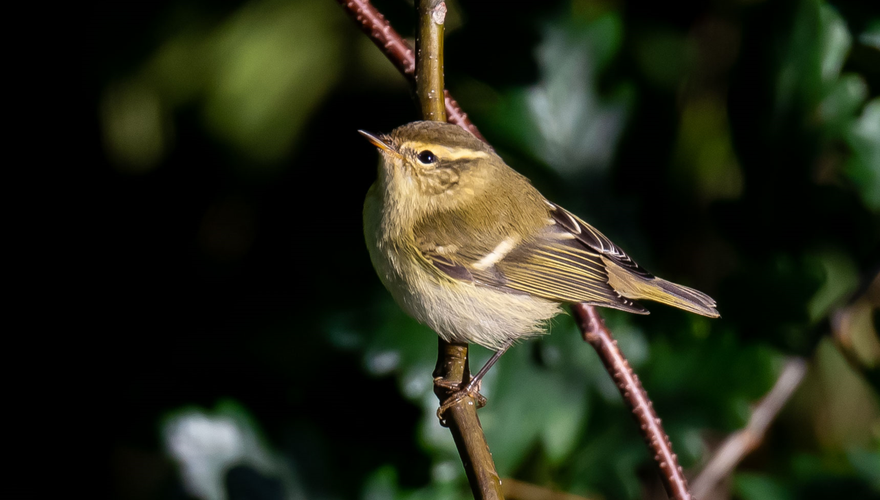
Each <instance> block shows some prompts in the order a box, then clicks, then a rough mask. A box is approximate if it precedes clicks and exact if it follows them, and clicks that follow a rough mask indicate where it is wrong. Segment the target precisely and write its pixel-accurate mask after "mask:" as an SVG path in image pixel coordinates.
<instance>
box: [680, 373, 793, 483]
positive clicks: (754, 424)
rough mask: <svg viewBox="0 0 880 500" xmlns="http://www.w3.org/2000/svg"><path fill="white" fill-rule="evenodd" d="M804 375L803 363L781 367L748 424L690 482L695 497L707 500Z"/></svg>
mask: <svg viewBox="0 0 880 500" xmlns="http://www.w3.org/2000/svg"><path fill="white" fill-rule="evenodd" d="M806 372H807V364H806V362H804V360H803V359H800V358H792V359H790V360H789V361H788V362H786V363H785V367H784V368H783V369H782V373H780V374H779V378H778V379H777V380H776V383H775V384H774V385H773V388H772V389H770V392H768V393H767V395H766V396H764V398H763V399H762V400H761V402H760V403H759V404H758V406H756V407H755V410H754V411H753V412H752V416H751V417H750V418H749V422H748V424H746V426H745V427H744V428H743V429H741V430H739V431H737V432H734V433H733V434H731V435H730V436H728V437H727V439H725V440H724V442H723V443H722V444H721V446H720V447H719V448H718V450H717V451H716V452H715V454H714V455H713V456H712V458H711V459H709V463H707V464H706V466H705V467H703V470H702V472H700V475H699V476H697V478H696V479H695V480H694V488H693V490H694V495H695V496H697V497H699V498H708V497H709V494H710V493H711V492H712V490H713V489H714V488H715V485H717V484H718V483H719V482H720V481H721V480H722V479H724V478H725V477H727V476H729V475H730V473H731V472H733V470H734V469H735V468H736V466H737V464H739V463H740V462H741V461H742V459H743V458H745V456H746V455H748V454H749V453H750V452H751V451H752V450H754V449H755V448H757V447H758V445H760V444H761V441H763V439H764V434H765V433H766V432H767V428H768V427H770V423H771V422H773V420H774V419H775V418H776V415H777V414H778V413H779V411H780V410H782V407H783V406H785V403H786V402H787V401H788V400H789V398H791V395H792V394H794V391H795V389H797V388H798V387H799V386H800V384H801V381H802V380H803V379H804V375H805V374H806Z"/></svg>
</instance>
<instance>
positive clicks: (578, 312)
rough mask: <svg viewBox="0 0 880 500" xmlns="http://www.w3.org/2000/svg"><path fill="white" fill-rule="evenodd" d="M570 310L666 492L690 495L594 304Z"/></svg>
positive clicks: (639, 387)
mask: <svg viewBox="0 0 880 500" xmlns="http://www.w3.org/2000/svg"><path fill="white" fill-rule="evenodd" d="M571 310H572V313H573V314H574V318H575V321H577V323H578V326H579V327H580V329H581V332H582V333H583V336H584V340H586V341H587V342H589V343H590V345H591V346H593V349H595V350H596V352H597V353H599V358H601V359H602V364H603V365H605V370H606V371H608V373H610V374H611V378H612V379H613V380H614V383H615V385H617V388H618V389H619V390H620V394H621V395H623V399H624V401H626V404H627V405H629V407H630V408H632V412H633V416H634V417H635V418H636V420H637V421H638V423H639V428H640V429H641V431H642V437H644V438H645V443H647V445H648V448H649V449H650V450H651V452H652V453H653V454H654V461H655V462H657V465H658V466H659V467H660V472H661V473H662V474H661V477H662V479H663V486H664V487H665V488H666V494H667V495H669V496H670V497H671V498H674V499H675V500H685V499H690V498H691V494H690V491H688V483H687V479H685V477H684V472H683V471H682V469H681V466H680V465H678V457H677V456H676V455H675V453H673V452H672V443H671V442H670V441H669V436H668V435H666V432H665V431H664V430H663V426H662V425H661V424H660V418H659V417H657V412H656V411H654V404H653V403H651V399H650V398H649V397H648V393H647V392H645V389H644V388H643V387H642V383H641V382H640V381H639V377H638V375H636V374H635V372H634V371H633V369H632V368H631V367H630V365H629V362H628V361H627V360H626V358H625V357H624V356H623V353H622V352H621V351H620V348H619V347H617V341H616V340H614V338H613V337H612V336H611V332H610V331H609V330H608V327H606V326H605V322H604V321H603V320H602V318H601V317H600V316H599V313H598V312H596V308H594V307H592V306H588V305H586V304H575V305H573V306H572V307H571Z"/></svg>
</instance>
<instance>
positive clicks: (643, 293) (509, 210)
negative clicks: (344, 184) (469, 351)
mask: <svg viewBox="0 0 880 500" xmlns="http://www.w3.org/2000/svg"><path fill="white" fill-rule="evenodd" d="M359 132H360V133H361V134H363V135H364V136H366V138H367V139H369V140H370V142H372V143H373V144H374V145H375V146H376V147H378V148H379V152H380V153H381V155H382V161H381V163H380V166H379V169H378V170H379V172H378V179H377V180H376V182H375V183H374V184H373V185H372V186H371V187H370V190H369V192H368V193H367V198H366V202H365V204H364V236H365V238H366V242H367V248H368V249H369V252H370V258H371V260H372V262H373V266H374V267H375V269H376V272H377V273H378V275H379V278H380V279H381V280H382V283H383V284H384V285H385V287H386V288H387V289H388V290H389V291H390V292H391V295H393V296H394V299H395V300H396V301H397V303H398V304H399V305H400V306H401V307H402V308H403V309H404V310H405V311H406V312H407V313H409V314H410V315H411V316H413V317H414V318H415V319H417V320H418V321H419V322H421V323H423V324H425V325H427V326H429V327H431V328H432V329H433V330H434V331H436V332H437V334H438V335H440V337H442V338H443V339H444V340H446V341H449V342H468V343H474V344H479V345H481V346H483V347H486V348H488V349H491V350H494V351H497V352H496V356H494V357H493V360H491V361H490V363H488V364H487V365H488V366H491V363H494V360H497V358H498V357H500V355H501V354H502V353H503V352H504V351H505V350H506V349H507V348H508V347H510V346H511V345H512V344H513V343H514V342H516V341H517V340H520V339H526V338H529V337H534V336H538V335H541V334H544V333H546V332H547V326H548V323H549V320H550V319H551V318H553V317H554V316H555V315H556V314H558V313H559V312H561V305H562V304H565V303H579V302H582V303H586V304H590V305H595V306H602V307H611V308H615V309H621V310H624V311H628V312H632V313H636V314H648V310H647V309H645V308H644V307H642V306H641V304H639V303H638V302H636V300H640V299H645V300H653V301H657V302H661V303H663V304H668V305H671V306H674V307H678V308H680V309H684V310H686V311H690V312H693V313H696V314H700V315H703V316H708V317H712V318H714V317H718V316H719V314H718V311H717V309H716V307H715V301H714V300H712V298H711V297H709V296H708V295H706V294H704V293H702V292H699V291H697V290H694V289H692V288H688V287H685V286H681V285H677V284H675V283H671V282H669V281H665V280H662V279H660V278H657V277H655V276H653V275H651V274H650V273H648V272H647V271H645V270H644V269H642V268H641V267H640V266H639V265H638V264H636V263H635V262H634V261H633V260H632V259H631V258H630V257H629V256H628V255H627V254H626V253H624V251H623V250H621V249H620V248H619V247H618V246H617V245H615V244H614V243H612V242H611V240H609V239H608V238H607V237H605V236H604V235H603V234H602V233H600V232H599V231H598V230H596V229H595V228H593V227H592V226H590V225H589V224H587V223H586V222H584V221H582V220H580V219H579V218H577V217H576V216H574V215H572V214H571V213H569V212H568V211H566V210H565V209H563V208H562V207H560V206H558V205H556V204H555V203H552V202H550V201H547V199H546V198H544V196H543V195H541V193H539V192H538V190H537V189H535V187H534V186H532V184H531V182H529V180H528V179H527V178H526V177H524V176H522V175H520V174H519V173H517V172H516V171H514V170H513V169H512V168H510V167H509V166H507V164H505V163H504V160H502V159H501V157H499V156H498V155H497V154H496V153H495V151H494V150H493V149H492V148H491V147H490V146H489V145H487V144H485V143H484V142H482V141H481V140H480V139H478V138H476V137H475V136H473V135H472V134H470V133H469V132H467V131H465V130H464V129H462V128H460V127H458V126H456V125H452V124H448V123H443V122H429V121H421V122H413V123H409V124H406V125H403V126H401V127H399V128H397V129H395V130H394V131H392V132H391V133H390V134H387V135H373V134H370V133H367V132H364V131H363V130H361V131H359ZM488 366H486V367H484V368H483V370H481V371H480V373H479V374H478V375H477V377H476V379H477V380H478V379H479V377H481V376H482V374H484V373H485V371H486V370H488Z"/></svg>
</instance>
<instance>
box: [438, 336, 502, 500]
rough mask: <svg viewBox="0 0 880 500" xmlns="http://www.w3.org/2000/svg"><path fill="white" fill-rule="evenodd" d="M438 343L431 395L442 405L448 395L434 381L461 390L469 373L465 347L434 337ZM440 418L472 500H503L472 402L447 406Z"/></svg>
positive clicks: (468, 377) (465, 400)
mask: <svg viewBox="0 0 880 500" xmlns="http://www.w3.org/2000/svg"><path fill="white" fill-rule="evenodd" d="M437 338H438V340H439V347H438V355H437V367H436V368H435V369H434V377H435V378H434V380H435V384H434V394H436V395H437V398H438V399H439V400H440V402H441V403H442V402H443V401H445V400H446V398H448V397H449V392H448V391H446V390H444V387H443V385H444V384H438V383H436V381H437V380H438V379H442V380H443V381H446V382H454V384H450V385H451V386H455V387H462V386H464V384H467V383H468V381H469V380H470V378H471V377H470V373H469V370H468V363H467V354H468V346H467V344H451V343H449V342H446V341H445V340H443V339H441V338H440V337H437ZM443 418H444V421H445V423H446V424H447V426H448V427H449V431H450V432H451V433H452V439H453V440H455V447H456V448H457V449H458V454H459V456H460V457H461V463H462V465H464V470H465V472H466V473H467V477H468V483H470V485H471V491H472V492H473V494H474V498H475V499H479V500H490V499H491V500H494V499H498V500H503V498H504V495H503V493H502V492H501V479H500V478H499V477H498V473H497V472H496V471H495V462H493V461H492V454H491V453H490V452H489V445H488V444H486V437H485V436H484V435H483V427H482V426H481V425H480V419H479V417H477V406H476V405H475V404H474V398H472V397H470V396H467V397H464V398H462V399H461V400H460V401H458V402H456V403H455V404H453V405H452V406H450V407H449V408H448V409H447V410H446V411H445V412H444V413H443Z"/></svg>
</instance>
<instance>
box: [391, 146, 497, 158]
mask: <svg viewBox="0 0 880 500" xmlns="http://www.w3.org/2000/svg"><path fill="white" fill-rule="evenodd" d="M402 146H404V147H407V148H409V149H412V150H413V151H415V152H416V154H418V153H420V152H421V151H422V150H425V149H427V150H428V151H431V152H432V153H434V154H435V155H437V156H438V157H439V158H440V160H461V159H464V158H488V157H489V155H488V154H487V153H485V152H483V151H476V150H473V149H470V148H454V147H453V148H450V147H447V146H439V145H437V144H428V143H424V142H409V143H405V144H403V145H402Z"/></svg>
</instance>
